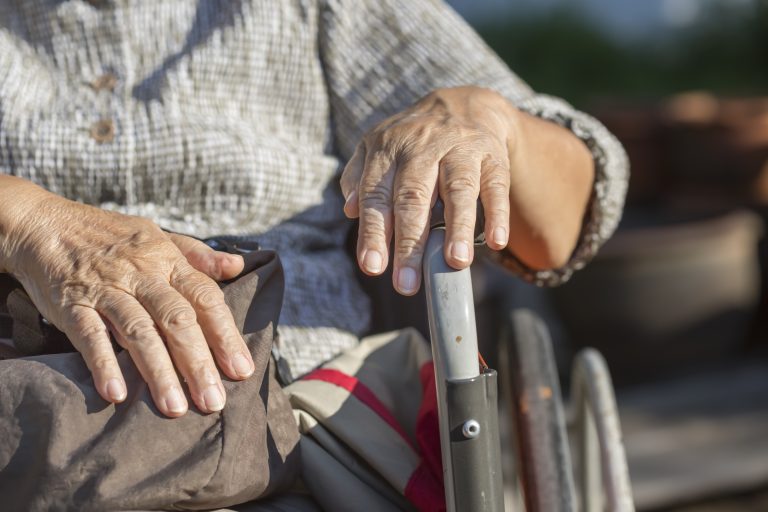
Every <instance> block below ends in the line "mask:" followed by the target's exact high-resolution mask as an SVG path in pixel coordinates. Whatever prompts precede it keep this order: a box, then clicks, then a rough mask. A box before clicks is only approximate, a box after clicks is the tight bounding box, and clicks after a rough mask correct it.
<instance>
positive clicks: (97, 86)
mask: <svg viewBox="0 0 768 512" xmlns="http://www.w3.org/2000/svg"><path fill="white" fill-rule="evenodd" d="M91 87H92V88H93V90H94V91H114V90H115V87H117V75H115V74H114V73H104V74H103V75H101V76H99V77H97V78H96V79H95V80H93V81H92V82H91Z"/></svg>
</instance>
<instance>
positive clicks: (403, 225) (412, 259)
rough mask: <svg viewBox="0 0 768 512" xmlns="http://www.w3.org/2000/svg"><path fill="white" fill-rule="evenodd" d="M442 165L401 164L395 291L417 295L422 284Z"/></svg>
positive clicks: (396, 202) (396, 211)
mask: <svg viewBox="0 0 768 512" xmlns="http://www.w3.org/2000/svg"><path fill="white" fill-rule="evenodd" d="M437 175H438V162H437V160H436V159H434V158H431V157H426V158H414V159H411V160H409V161H406V162H405V163H403V164H402V165H400V167H399V169H398V171H397V175H396V178H395V183H394V190H395V193H394V197H393V206H394V216H395V231H394V235H395V243H394V252H395V254H394V268H393V270H394V272H393V274H392V279H393V284H394V286H395V289H396V290H397V291H398V292H400V293H401V294H403V295H413V294H414V293H416V292H417V291H418V289H419V286H420V283H421V260H422V257H423V255H424V248H425V244H426V241H427V235H428V233H429V215H430V209H431V206H432V203H433V198H434V197H435V189H436V184H437Z"/></svg>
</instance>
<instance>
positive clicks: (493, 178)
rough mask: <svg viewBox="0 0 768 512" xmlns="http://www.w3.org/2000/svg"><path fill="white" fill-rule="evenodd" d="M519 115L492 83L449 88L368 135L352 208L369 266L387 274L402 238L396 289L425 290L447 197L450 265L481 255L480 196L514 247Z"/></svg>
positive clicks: (493, 236)
mask: <svg viewBox="0 0 768 512" xmlns="http://www.w3.org/2000/svg"><path fill="white" fill-rule="evenodd" d="M515 112H516V111H514V107H512V106H511V105H510V104H509V103H508V102H507V101H506V100H505V99H504V98H503V97H501V96H500V95H499V94H497V93H495V92H493V91H490V90H488V89H481V88H477V87H459V88H454V89H441V90H437V91H435V92H433V93H431V94H429V95H428V96H426V97H425V98H423V99H422V100H420V101H419V102H418V103H416V104H415V105H413V106H412V107H411V108H409V109H407V110H405V111H403V112H401V113H399V114H397V115H395V116H393V117H390V118H389V119H387V120H385V121H384V122H382V123H381V124H379V125H378V126H377V127H375V128H374V129H373V130H371V131H370V132H369V133H368V134H366V135H365V136H364V137H363V140H362V141H361V142H360V144H359V145H358V146H357V149H356V151H355V153H354V155H353V156H352V158H351V159H350V161H349V163H348V164H347V166H346V168H345V169H344V173H343V174H342V177H341V188H342V192H343V194H344V197H345V198H346V204H345V206H344V211H345V213H346V214H347V216H348V217H350V218H356V217H359V218H360V231H359V237H358V247H357V257H358V261H359V264H360V268H361V269H362V270H363V271H364V272H365V273H367V274H369V275H378V274H380V273H382V272H383V271H384V269H385V268H386V266H387V262H388V260H389V245H390V240H391V238H392V236H393V235H394V258H393V264H394V269H393V280H394V286H395V288H396V289H397V290H398V291H399V292H400V293H402V294H404V295H412V294H414V293H416V291H417V290H418V288H419V285H420V280H421V260H422V256H423V253H424V250H425V244H426V237H427V234H428V222H429V215H430V209H431V207H432V206H433V205H434V202H435V200H436V198H437V196H438V195H439V197H440V198H441V199H442V201H443V202H444V204H445V221H446V243H445V258H446V260H447V262H448V264H449V265H451V266H452V267H454V268H457V269H461V268H464V267H466V266H468V265H469V264H470V263H471V262H472V259H473V256H474V251H473V245H472V241H473V239H474V231H475V217H476V207H477V199H478V197H479V198H480V200H481V201H482V204H483V209H484V213H485V226H484V232H485V237H486V240H487V242H488V245H489V247H490V248H492V249H497V250H498V249H502V248H504V247H506V245H507V243H508V239H509V214H510V198H509V188H510V147H511V145H512V144H513V143H514V141H515V126H514V123H513V122H511V120H514V119H515Z"/></svg>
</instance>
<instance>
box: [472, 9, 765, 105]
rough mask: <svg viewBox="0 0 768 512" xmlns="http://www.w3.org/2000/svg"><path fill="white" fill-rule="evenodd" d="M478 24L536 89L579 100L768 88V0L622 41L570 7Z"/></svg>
mask: <svg viewBox="0 0 768 512" xmlns="http://www.w3.org/2000/svg"><path fill="white" fill-rule="evenodd" d="M479 31H480V33H481V35H482V36H483V37H484V38H485V40H486V41H487V42H488V44H490V45H491V46H492V47H493V48H494V49H495V50H496V51H497V52H498V53H499V55H501V57H502V58H503V59H504V60H505V61H506V62H507V63H508V64H509V65H510V67H511V68H512V69H514V70H515V72H517V73H518V74H519V75H520V76H522V77H523V78H524V79H525V80H526V81H527V82H528V83H530V84H531V86H533V87H534V88H535V89H536V90H538V91H541V92H546V93H550V94H554V95H557V96H561V97H564V98H566V99H568V100H570V101H571V102H573V103H575V104H577V105H580V106H584V105H589V104H592V103H593V102H594V101H596V100H598V99H601V100H604V99H606V98H610V99H618V98H621V99H623V100H627V99H629V100H632V101H638V102H642V101H646V100H652V99H654V98H658V97H662V96H666V95H669V94H674V93H676V92H681V91H688V90H709V91H712V92H715V93H717V94H722V95H751V94H766V93H767V92H768V0H760V1H758V2H755V3H754V4H753V5H751V6H749V7H747V8H742V9H738V10H737V9H734V8H733V7H732V6H728V5H727V4H725V3H723V4H715V5H712V6H710V7H709V8H708V9H707V10H706V11H705V12H704V14H703V15H702V16H701V19H700V21H699V22H697V23H696V24H695V25H693V26H691V27H689V28H686V29H679V30H675V31H666V32H663V33H659V34H658V36H656V35H654V36H653V37H648V38H645V39H643V40H642V41H641V40H638V41H632V42H619V41H617V40H616V39H615V38H611V37H609V36H608V35H606V34H605V33H603V32H601V31H600V30H598V29H596V28H594V27H593V26H591V25H590V24H589V22H587V21H585V20H584V19H582V18H581V17H580V16H579V14H578V12H577V11H575V10H574V9H573V8H570V9H568V8H566V9H562V10H560V11H557V12H556V13H554V14H551V15H548V16H546V17H539V18H536V19H533V20H531V19H527V20H524V21H509V22H508V23H503V24H496V25H494V26H488V27H480V28H479Z"/></svg>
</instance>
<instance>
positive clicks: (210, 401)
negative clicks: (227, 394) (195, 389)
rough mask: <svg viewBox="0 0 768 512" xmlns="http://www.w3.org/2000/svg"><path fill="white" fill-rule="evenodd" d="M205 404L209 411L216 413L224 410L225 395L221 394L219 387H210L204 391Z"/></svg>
mask: <svg viewBox="0 0 768 512" xmlns="http://www.w3.org/2000/svg"><path fill="white" fill-rule="evenodd" d="M203 403H205V408H206V409H208V410H209V411H212V412H216V411H220V410H222V409H223V408H224V395H222V394H221V391H220V390H219V387H218V386H217V385H215V384H214V385H213V386H208V387H207V388H206V389H205V391H203Z"/></svg>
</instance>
